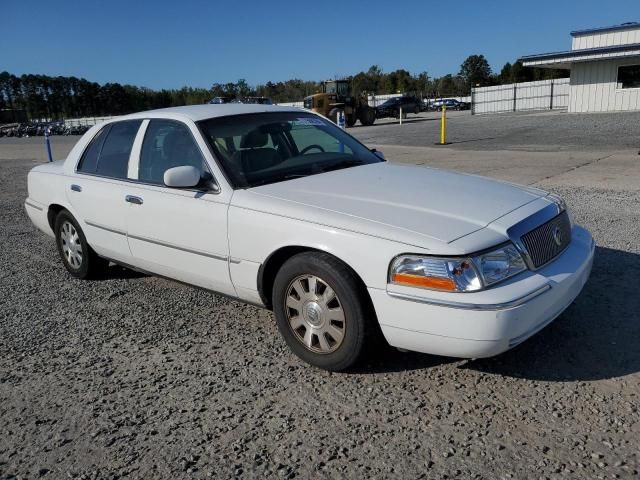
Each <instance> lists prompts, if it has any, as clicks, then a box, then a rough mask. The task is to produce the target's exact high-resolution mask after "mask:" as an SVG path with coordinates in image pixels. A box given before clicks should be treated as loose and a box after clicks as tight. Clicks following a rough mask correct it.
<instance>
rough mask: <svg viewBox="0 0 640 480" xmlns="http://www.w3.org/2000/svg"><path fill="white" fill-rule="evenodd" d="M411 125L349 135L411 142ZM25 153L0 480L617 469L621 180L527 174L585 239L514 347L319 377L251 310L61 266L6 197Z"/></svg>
mask: <svg viewBox="0 0 640 480" xmlns="http://www.w3.org/2000/svg"><path fill="white" fill-rule="evenodd" d="M543 117H544V116H542V115H541V116H540V118H543ZM597 117H600V116H597ZM623 117H624V118H625V120H624V122H622V121H621V125H623V126H622V127H621V128H622V129H623V130H624V129H627V126H626V125H627V123H625V122H626V118H627V117H626V116H623ZM475 118H478V117H475ZM496 118H498V117H496ZM501 118H502V117H501ZM553 118H556V117H553ZM557 118H562V119H563V120H562V122H564V121H565V120H564V119H565V118H569V116H568V115H567V116H566V117H564V116H562V115H558V116H557ZM594 118H595V117H594ZM603 118H604V117H603ZM629 118H630V117H629ZM635 118H636V119H639V118H640V116H637V117H635ZM460 121H461V122H462V121H464V122H467V121H472V120H471V117H468V119H467V118H465V119H464V120H460ZM496 121H497V122H506V120H502V119H498V120H496ZM526 121H527V122H532V123H534V122H539V123H538V127H536V128H538V132H540V131H542V130H540V129H544V128H548V127H544V126H543V124H544V122H545V121H544V120H543V121H541V122H540V121H539V120H538V119H535V120H534V119H533V116H532V119H528V120H526ZM568 121H570V122H576V121H577V120H576V119H569V120H568ZM598 121H599V120H598ZM481 122H482V123H483V124H484V123H485V119H482V120H481ZM589 122H591V120H589ZM426 124H428V122H427V121H424V122H416V124H415V126H412V125H411V124H407V125H403V126H402V127H399V126H396V125H389V126H374V127H370V128H369V129H364V128H363V129H361V132H358V130H359V129H357V128H355V129H353V130H352V133H356V134H357V135H358V136H360V138H363V139H364V140H366V141H368V142H370V143H381V144H396V145H412V144H413V145H415V144H416V143H411V142H412V136H411V133H410V130H408V129H409V128H416V129H417V128H423V127H424V125H426ZM400 128H402V131H399V129H400ZM474 128H477V129H478V130H482V129H489V128H494V127H490V126H475V127H474ZM496 128H497V127H496ZM629 128H630V127H629ZM394 129H395V130H394ZM551 130H552V129H551ZM625 131H626V130H625ZM365 132H371V133H366V135H365ZM376 132H379V134H378V133H376ZM394 132H395V133H394ZM368 135H371V136H370V137H367V136H368ZM488 135H489V134H487V136H488ZM514 135H516V134H514ZM368 138H369V139H368ZM502 138H503V139H504V138H507V139H511V140H509V141H510V142H512V144H510V147H511V148H512V149H518V148H520V149H526V148H527V147H526V146H525V145H524V144H520V145H519V146H518V145H517V144H515V143H514V142H515V140H513V138H515V137H514V136H512V135H511V134H508V133H505V136H504V137H502ZM554 138H558V140H557V141H558V142H560V140H562V138H565V137H562V136H561V135H560V136H559V137H554ZM370 139H374V140H373V141H371V140H370ZM74 140H75V139H73V138H70V137H66V138H61V137H55V138H54V139H53V141H54V152H56V153H57V154H58V156H64V155H65V154H66V152H67V151H68V150H69V149H70V148H71V146H72V144H73V141H74ZM501 141H503V140H501ZM505 141H506V140H505ZM524 141H526V142H527V144H528V142H530V139H529V138H528V137H526V136H525V137H523V142H524ZM586 141H591V139H586V138H585V142H586ZM626 141H627V140H620V139H618V142H619V144H616V145H615V146H614V147H615V149H616V150H619V149H620V148H622V147H623V145H622V143H624V142H626ZM41 142H42V139H41V138H35V139H0V185H1V188H0V219H1V225H2V228H1V229H0V239H1V245H2V248H0V338H1V342H0V478H5V479H9V478H39V477H43V478H85V479H97V478H109V479H115V478H209V477H214V478H234V477H238V478H256V477H267V478H343V477H344V478H358V479H360V478H381V479H382V478H394V477H397V478H433V479H436V478H483V479H484V478H486V479H494V478H578V479H586V478H617V477H619V478H630V477H635V478H637V476H638V470H640V442H639V440H638V439H639V438H640V412H639V408H640V295H638V293H637V288H638V285H639V282H638V278H639V276H640V241H639V240H638V238H639V233H640V181H637V182H635V183H634V182H631V183H624V182H622V183H619V184H616V185H608V184H607V183H600V182H592V183H589V184H587V183H585V182H583V181H582V180H581V179H582V178H583V177H580V176H578V173H575V174H574V173H573V172H574V167H573V166H570V168H568V170H567V172H568V173H564V174H562V175H555V173H553V174H552V175H543V176H542V178H545V179H544V180H542V181H541V183H540V185H543V186H545V187H547V188H550V189H551V190H553V191H556V192H558V193H560V194H562V195H564V196H565V198H566V199H567V200H568V203H569V204H570V206H571V207H572V209H573V212H574V218H575V219H576V220H577V221H578V222H579V223H581V224H584V225H585V226H586V227H587V228H589V229H590V230H591V231H592V233H593V234H594V236H595V238H596V241H597V243H598V247H597V253H596V259H595V264H594V267H593V274H592V277H591V280H590V281H589V283H588V284H587V286H586V288H585V291H584V292H583V293H582V295H581V296H580V297H579V298H578V299H577V300H576V301H575V302H574V304H573V305H571V306H570V307H569V309H568V310H567V311H566V312H565V313H564V314H563V315H562V316H561V317H560V318H559V319H558V320H556V321H555V322H554V323H553V324H551V325H550V326H549V327H547V328H546V329H544V330H543V331H542V332H541V333H539V334H538V335H536V336H535V337H533V338H531V339H530V340H528V341H527V342H525V343H524V344H522V345H520V346H519V347H517V348H515V349H513V350H511V351H509V352H507V353H505V354H503V355H500V356H498V357H495V358H492V359H485V360H476V361H469V360H456V359H449V358H442V357H435V356H429V355H421V354H416V353H400V352H397V351H395V350H393V349H390V348H386V349H385V348H381V349H380V350H379V351H377V352H375V353H374V354H372V358H371V360H370V361H369V362H368V363H367V364H365V365H363V366H362V367H360V368H359V369H358V370H357V371H355V372H352V373H348V374H331V373H327V372H324V371H320V370H317V369H313V368H311V367H309V366H306V365H304V364H302V363H301V362H299V361H298V360H297V359H296V358H295V357H294V356H293V355H292V354H290V353H289V351H288V350H287V348H286V346H285V344H284V342H283V341H282V340H281V339H280V337H279V335H278V333H277V329H276V327H275V324H274V320H273V318H272V316H271V314H270V313H269V312H266V311H262V310H259V309H256V308H254V307H251V306H246V305H243V304H240V303H237V302H235V301H231V300H228V299H225V298H222V297H219V296H217V295H215V294H212V293H208V292H204V291H201V290H196V289H191V288H189V287H185V286H182V285H179V284H176V283H173V282H170V281H167V280H162V279H158V278H154V277H148V276H142V275H139V274H135V273H132V272H130V271H127V270H124V269H120V268H115V267H113V268H112V269H111V272H110V275H109V276H108V278H107V279H104V280H101V281H86V282H83V281H78V280H75V279H72V278H71V277H70V276H69V275H67V274H66V271H65V270H64V268H63V266H62V264H61V263H60V262H59V260H58V258H57V255H56V251H55V246H54V242H53V240H51V239H50V238H48V237H46V236H45V235H44V234H41V233H38V232H37V231H36V230H35V229H34V227H32V226H31V224H30V222H29V221H28V218H27V217H26V215H25V213H24V211H23V206H22V202H23V201H24V198H25V196H26V174H27V172H28V170H29V169H30V168H31V167H32V166H33V165H34V164H36V162H35V161H34V160H33V159H34V158H39V159H43V158H44V157H43V156H42V155H43V154H42V152H43V150H42V146H41ZM416 142H417V141H416ZM536 142H538V143H536V145H539V146H540V148H544V145H543V144H542V141H540V140H539V138H538V137H537V136H536ZM466 145H470V144H466ZM478 145H480V147H478ZM483 145H486V144H485V143H481V142H477V143H476V144H475V147H474V148H479V149H482V148H484V147H483ZM554 145H561V146H562V145H564V147H566V148H567V149H569V148H573V147H572V146H571V144H570V143H565V144H560V143H558V144H554ZM564 147H563V148H564ZM614 147H612V148H614ZM446 148H449V147H446ZM461 148H465V149H467V148H471V147H466V146H464V147H461ZM487 148H488V147H487ZM499 148H503V147H502V146H500V147H499ZM499 148H498V147H494V149H499ZM536 148H537V147H536ZM576 148H577V147H576ZM581 148H582V147H581ZM629 158H631V157H629ZM634 158H635V157H634ZM629 161H632V160H629ZM427 163H428V162H427ZM625 165H626V164H625ZM588 168H590V167H589V166H586V167H584V168H578V169H577V170H575V172H579V171H580V170H581V169H588ZM625 168H627V167H625ZM459 169H462V170H464V169H465V167H464V165H461V166H460V168H459ZM625 171H627V170H625ZM628 171H631V170H628ZM496 172H498V169H496ZM633 172H637V169H635V170H633ZM623 173H624V172H623ZM582 175H584V173H583V174H582ZM496 176H499V175H496ZM621 176H623V175H622V174H621ZM627 176H628V175H627ZM636 179H637V177H636ZM578 180H579V181H578ZM613 181H614V180H610V181H609V182H610V183H612V182H613ZM585 185H586V186H585ZM629 185H630V186H629Z"/></svg>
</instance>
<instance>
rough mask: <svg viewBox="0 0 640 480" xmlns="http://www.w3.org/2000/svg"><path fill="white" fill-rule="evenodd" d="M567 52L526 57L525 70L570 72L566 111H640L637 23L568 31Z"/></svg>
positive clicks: (523, 62) (638, 31) (639, 38)
mask: <svg viewBox="0 0 640 480" xmlns="http://www.w3.org/2000/svg"><path fill="white" fill-rule="evenodd" d="M571 36H572V37H573V40H572V43H571V50H569V51H566V52H556V53H543V54H540V55H528V56H526V57H522V58H521V59H520V61H521V62H522V64H523V65H524V66H525V67H539V68H561V69H570V70H571V80H570V83H569V111H570V112H613V111H623V110H640V23H637V22H634V23H624V24H622V25H616V26H613V27H604V28H593V29H590V30H578V31H575V32H571Z"/></svg>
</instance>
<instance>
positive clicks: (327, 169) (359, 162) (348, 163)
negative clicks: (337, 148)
mask: <svg viewBox="0 0 640 480" xmlns="http://www.w3.org/2000/svg"><path fill="white" fill-rule="evenodd" d="M363 164H364V162H363V161H362V160H357V159H355V158H353V159H350V160H342V161H340V162H336V163H333V164H331V165H329V166H327V167H325V168H323V169H322V171H323V172H331V171H332V170H340V169H343V168H349V167H356V166H358V165H363Z"/></svg>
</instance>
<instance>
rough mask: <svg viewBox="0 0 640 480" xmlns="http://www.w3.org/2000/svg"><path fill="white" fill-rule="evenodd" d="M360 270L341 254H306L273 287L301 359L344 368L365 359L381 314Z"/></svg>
mask: <svg viewBox="0 0 640 480" xmlns="http://www.w3.org/2000/svg"><path fill="white" fill-rule="evenodd" d="M368 304H369V303H368V302H367V300H366V297H364V293H363V292H362V290H361V288H360V287H359V284H358V279H357V277H356V275H355V273H354V272H353V271H352V270H351V269H350V268H349V267H347V266H346V265H344V264H343V263H342V262H340V261H339V260H337V259H336V258H334V257H332V256H330V255H328V254H325V253H316V252H306V253H301V254H298V255H295V256H294V257H292V258H290V259H289V260H288V261H287V262H286V263H285V264H284V265H283V266H282V267H281V268H280V271H279V272H278V274H277V275H276V279H275V282H274V285H273V307H274V313H275V317H276V322H277V324H278V329H279V330H280V334H281V335H282V336H283V338H284V339H285V341H286V342H287V344H288V345H289V348H291V350H292V351H293V353H295V354H296V355H297V356H298V357H300V358H301V359H302V360H304V361H305V362H307V363H310V364H311V365H314V366H316V367H320V368H323V369H325V370H332V371H340V370H345V369H347V368H349V367H351V366H353V365H354V364H355V363H356V362H357V361H358V360H359V358H360V356H361V354H362V352H363V350H364V347H365V343H366V339H367V336H369V335H371V334H373V333H374V332H375V324H373V325H372V324H371V322H373V321H375V315H374V314H373V313H372V311H371V309H370V308H369V307H368V306H367V305H368Z"/></svg>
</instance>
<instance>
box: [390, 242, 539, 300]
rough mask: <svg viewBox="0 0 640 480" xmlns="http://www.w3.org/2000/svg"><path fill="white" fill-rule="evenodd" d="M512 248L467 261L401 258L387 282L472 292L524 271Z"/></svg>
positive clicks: (476, 256)
mask: <svg viewBox="0 0 640 480" xmlns="http://www.w3.org/2000/svg"><path fill="white" fill-rule="evenodd" d="M526 269H527V267H526V265H525V263H524V260H523V259H522V257H521V256H520V254H519V253H518V251H517V250H516V248H515V247H514V246H513V245H512V244H510V243H509V244H505V245H502V246H501V247H499V248H496V249H495V250H491V251H489V252H485V253H481V254H478V255H474V256H471V257H468V258H436V257H427V256H419V255H400V256H399V257H396V258H395V259H394V260H393V262H392V263H391V267H390V269H389V281H390V282H391V283H394V284H397V285H405V286H409V287H419V288H428V289H431V290H444V291H450V292H475V291H477V290H482V289H483V288H485V287H488V286H490V285H493V284H495V283H497V282H500V281H502V280H505V279H507V278H509V277H512V276H513V275H516V274H517V273H520V272H522V271H523V270H526Z"/></svg>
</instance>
